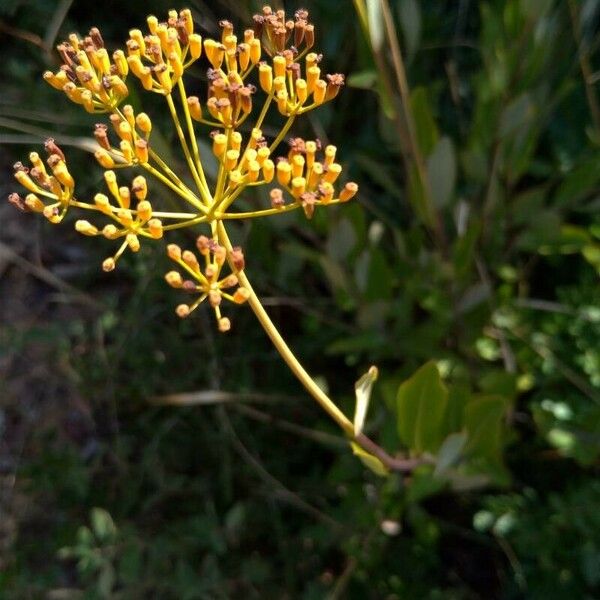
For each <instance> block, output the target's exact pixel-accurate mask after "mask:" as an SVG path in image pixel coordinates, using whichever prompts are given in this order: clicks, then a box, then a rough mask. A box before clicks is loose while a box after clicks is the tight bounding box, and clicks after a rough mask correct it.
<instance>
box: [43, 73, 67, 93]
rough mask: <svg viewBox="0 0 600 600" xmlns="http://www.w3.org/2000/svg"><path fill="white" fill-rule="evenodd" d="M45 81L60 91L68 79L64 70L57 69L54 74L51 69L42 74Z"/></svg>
mask: <svg viewBox="0 0 600 600" xmlns="http://www.w3.org/2000/svg"><path fill="white" fill-rule="evenodd" d="M43 78H44V80H45V81H47V82H48V83H49V84H50V85H51V86H52V87H53V88H54V89H57V90H60V91H61V92H62V90H63V88H64V87H65V84H66V83H67V82H68V81H69V79H68V77H67V74H66V73H65V72H64V71H59V72H58V73H56V74H54V73H52V71H46V72H45V73H44V75H43Z"/></svg>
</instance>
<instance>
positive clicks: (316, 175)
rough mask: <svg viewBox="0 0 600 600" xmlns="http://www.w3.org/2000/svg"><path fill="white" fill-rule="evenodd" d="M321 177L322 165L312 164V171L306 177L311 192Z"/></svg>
mask: <svg viewBox="0 0 600 600" xmlns="http://www.w3.org/2000/svg"><path fill="white" fill-rule="evenodd" d="M322 175H323V165H322V164H321V163H318V162H316V163H314V164H313V166H312V169H311V171H310V175H309V177H308V187H309V189H311V190H314V189H315V188H316V187H317V185H318V184H319V181H320V180H321V177H322Z"/></svg>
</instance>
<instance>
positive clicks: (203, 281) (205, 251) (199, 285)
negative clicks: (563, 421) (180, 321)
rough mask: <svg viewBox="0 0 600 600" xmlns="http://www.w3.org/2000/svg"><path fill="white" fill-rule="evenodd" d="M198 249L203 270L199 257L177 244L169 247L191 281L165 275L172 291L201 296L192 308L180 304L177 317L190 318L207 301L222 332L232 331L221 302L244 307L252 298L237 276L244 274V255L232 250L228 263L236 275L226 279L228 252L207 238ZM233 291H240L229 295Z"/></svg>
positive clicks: (174, 273)
mask: <svg viewBox="0 0 600 600" xmlns="http://www.w3.org/2000/svg"><path fill="white" fill-rule="evenodd" d="M196 247H197V249H198V252H199V253H200V255H201V256H203V257H204V263H205V264H204V268H201V266H200V263H199V262H198V259H197V258H196V255H195V254H194V253H193V252H191V251H190V250H184V251H183V252H182V251H181V248H180V247H179V246H177V245H176V244H169V245H168V246H167V253H168V255H169V258H170V259H171V260H173V261H174V262H176V263H177V264H178V265H179V266H180V267H181V268H182V269H183V270H184V271H185V272H186V273H187V274H188V275H189V276H191V278H192V279H184V278H183V277H182V276H181V273H180V272H179V271H169V272H168V273H167V274H166V275H165V279H166V281H167V283H168V284H169V285H170V286H171V287H174V288H177V289H181V290H183V291H185V292H189V293H193V294H199V296H198V298H196V299H195V300H194V302H193V303H192V304H190V305H188V304H180V305H179V306H178V307H177V314H178V315H179V316H180V317H182V318H183V317H187V316H188V315H189V314H190V313H191V312H192V311H193V310H195V309H196V308H197V307H198V306H199V305H200V304H201V303H202V302H203V301H204V300H208V303H209V304H210V306H211V307H212V308H213V310H214V312H215V317H216V319H217V323H218V327H219V331H223V332H225V331H229V329H231V322H230V320H229V319H228V318H227V317H223V316H222V315H221V302H222V301H223V299H225V300H229V301H230V302H233V303H234V304H243V303H244V302H246V300H248V297H249V296H250V292H249V291H248V289H247V288H245V287H243V286H241V285H239V281H238V277H237V275H236V273H239V272H240V271H243V270H244V254H243V252H242V249H241V248H239V247H235V248H232V249H231V251H230V252H229V262H230V264H231V267H232V269H233V271H234V272H232V273H230V274H229V275H226V276H224V277H223V276H222V273H221V271H222V269H223V265H224V264H225V262H226V260H227V258H228V253H227V250H226V249H225V248H224V247H223V246H220V245H219V244H218V243H217V242H215V241H214V240H212V239H209V238H207V237H206V236H205V235H201V236H200V237H198V239H197V240H196ZM231 288H237V289H236V290H235V291H233V293H230V292H231ZM226 290H230V291H229V292H228V291H226Z"/></svg>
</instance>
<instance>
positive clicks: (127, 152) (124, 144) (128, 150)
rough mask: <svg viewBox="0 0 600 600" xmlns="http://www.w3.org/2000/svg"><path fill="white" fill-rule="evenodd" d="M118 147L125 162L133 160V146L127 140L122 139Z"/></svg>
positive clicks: (128, 162)
mask: <svg viewBox="0 0 600 600" xmlns="http://www.w3.org/2000/svg"><path fill="white" fill-rule="evenodd" d="M119 148H121V152H122V153H123V160H124V161H125V162H126V163H127V164H131V163H132V162H133V148H132V147H131V144H130V143H129V142H128V141H127V140H122V141H121V143H120V144H119Z"/></svg>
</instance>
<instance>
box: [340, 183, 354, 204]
mask: <svg viewBox="0 0 600 600" xmlns="http://www.w3.org/2000/svg"><path fill="white" fill-rule="evenodd" d="M356 192H358V185H357V184H356V183H354V182H353V181H349V182H348V183H347V184H346V185H345V186H344V189H343V190H342V191H341V192H340V202H348V200H350V199H351V198H354V196H355V195H356Z"/></svg>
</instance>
